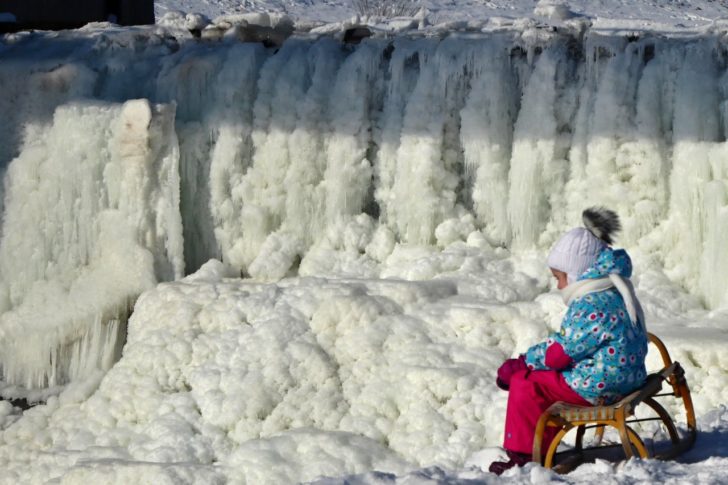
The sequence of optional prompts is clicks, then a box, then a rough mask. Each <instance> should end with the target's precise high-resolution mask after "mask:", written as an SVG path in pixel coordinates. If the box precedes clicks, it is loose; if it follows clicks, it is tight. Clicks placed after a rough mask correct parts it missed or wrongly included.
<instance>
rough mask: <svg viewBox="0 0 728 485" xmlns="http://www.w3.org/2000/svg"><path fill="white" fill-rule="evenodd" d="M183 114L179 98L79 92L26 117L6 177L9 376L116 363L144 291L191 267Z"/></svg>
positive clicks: (3, 254) (0, 262)
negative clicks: (181, 152) (183, 193)
mask: <svg viewBox="0 0 728 485" xmlns="http://www.w3.org/2000/svg"><path fill="white" fill-rule="evenodd" d="M61 69H62V68H61ZM54 75H58V73H55V74H51V76H54ZM51 76H48V77H49V78H51ZM52 79H53V78H51V80H52ZM41 82H42V81H41ZM173 123H174V111H173V109H171V107H169V106H161V105H160V106H157V107H152V106H150V104H149V103H148V102H147V101H146V100H133V101H128V102H126V103H124V104H123V105H122V104H109V103H98V102H93V101H88V102H71V103H68V104H64V105H62V106H60V107H59V108H58V109H56V111H55V113H54V115H53V118H52V120H49V121H48V122H47V123H41V122H38V123H35V124H29V125H28V126H26V130H27V131H26V136H25V142H24V144H23V146H22V148H21V150H20V151H21V153H20V156H18V157H17V158H16V159H14V160H13V161H12V162H11V163H10V165H9V167H8V171H7V173H6V176H5V187H6V192H5V215H4V221H3V235H2V239H1V240H0V275H1V276H0V278H1V279H2V285H0V301H1V307H0V312H2V316H0V332H2V338H0V365H1V366H2V372H3V376H4V379H5V380H6V381H9V382H12V383H15V384H21V385H23V386H26V387H29V388H38V387H47V386H54V385H57V384H62V383H65V382H67V381H68V380H72V379H74V378H76V377H79V376H87V375H89V373H90V372H91V371H93V370H95V369H96V368H103V369H108V368H109V367H111V365H112V364H113V363H114V361H115V360H116V359H118V355H119V354H120V350H121V345H122V344H123V338H124V334H125V331H126V329H125V327H126V319H127V318H128V316H129V313H130V310H131V307H132V306H133V303H134V300H135V299H136V297H137V296H138V295H139V294H140V293H141V292H142V291H144V290H147V289H150V288H152V287H153V286H154V285H155V284H156V282H157V281H158V280H169V279H174V278H175V277H179V276H181V275H182V272H183V267H184V266H183V265H184V262H183V260H182V239H181V221H180V216H179V209H178V199H179V195H178V185H179V182H178V177H179V175H178V168H177V163H178V158H177V146H176V137H175V133H174V130H173ZM119 339H121V340H120V341H118V340H119Z"/></svg>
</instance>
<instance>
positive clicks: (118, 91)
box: [0, 0, 728, 484]
mask: <svg viewBox="0 0 728 485" xmlns="http://www.w3.org/2000/svg"><path fill="white" fill-rule="evenodd" d="M241 5H242V4H240V3H239V2H228V3H225V2H217V3H216V2H212V1H210V2H205V3H202V2H199V1H197V2H194V3H183V2H181V1H180V2H172V1H168V2H158V3H157V13H158V17H159V18H160V20H161V25H160V26H158V27H140V28H126V29H124V28H118V27H114V26H111V25H108V24H97V25H91V26H88V27H86V28H84V29H81V30H79V31H75V32H62V33H43V32H36V33H20V34H12V35H8V36H5V37H3V38H2V41H1V42H0V111H2V113H3V116H2V117H0V166H2V167H3V174H4V184H3V189H2V190H3V205H2V209H3V225H2V231H0V277H1V278H0V279H1V281H2V285H0V336H1V337H2V339H1V340H0V349H1V350H2V351H1V352H0V362H2V369H3V376H4V378H5V380H6V382H4V383H3V385H2V389H0V391H1V392H2V393H3V395H5V396H16V395H22V394H25V395H28V396H29V397H30V398H33V397H39V396H40V397H47V398H48V401H47V403H46V404H43V405H40V406H37V407H35V408H33V409H31V410H29V411H26V412H25V413H24V414H22V415H21V413H20V410H19V409H13V408H12V406H11V405H10V404H9V403H8V402H0V428H1V429H2V433H0V469H1V470H2V473H0V483H43V482H46V481H51V482H56V483H97V482H98V483H129V482H132V481H141V482H143V483H227V482H229V483H251V484H253V483H255V484H258V483H294V482H305V481H317V482H318V483H341V482H343V481H344V480H347V482H348V483H423V482H425V483H427V482H430V483H440V482H443V481H444V482H458V481H459V482H462V483H468V481H476V482H478V483H482V482H490V481H498V480H501V479H499V478H497V477H495V476H493V475H489V474H487V473H485V472H483V471H482V470H481V468H480V467H485V468H487V465H488V462H489V460H491V459H493V458H494V457H496V456H497V455H498V453H499V451H498V449H497V448H496V447H497V446H498V445H499V444H500V442H501V433H502V421H503V414H504V409H505V400H506V395H505V393H503V392H501V391H499V390H498V389H497V388H496V386H495V383H494V373H495V370H496V368H497V367H498V365H499V364H500V362H501V361H502V360H503V359H504V358H506V357H510V356H512V355H514V354H516V353H518V352H521V351H523V350H525V349H526V348H527V347H528V346H529V345H531V344H533V343H535V342H536V341H538V340H539V339H542V338H544V337H545V336H546V334H547V333H548V332H549V331H551V330H554V329H556V328H557V327H558V325H559V321H560V317H561V314H562V313H563V310H564V307H563V303H562V302H561V299H560V297H559V295H558V294H557V293H556V291H554V290H553V288H552V287H551V285H552V283H550V280H549V273H548V270H547V268H546V267H545V255H546V251H547V250H548V248H549V247H550V245H551V244H552V243H553V242H554V240H555V239H556V238H557V237H558V236H559V234H561V232H562V231H564V230H566V229H568V228H571V227H573V226H574V225H576V224H578V222H579V214H580V212H581V210H582V209H583V208H584V207H586V206H588V205H594V204H605V205H607V206H609V207H611V208H614V209H616V210H617V211H618V212H619V214H620V216H621V217H622V219H623V222H624V226H625V230H624V234H623V235H622V236H621V238H620V240H619V243H620V244H621V245H623V246H625V247H626V248H627V249H628V250H629V251H630V253H631V254H632V256H633V258H634V260H635V263H636V275H635V283H636V286H637V289H638V292H639V295H640V297H641V299H642V301H643V304H644V306H645V310H646V313H647V317H648V327H649V328H650V330H652V331H653V332H655V333H656V334H658V335H659V336H661V337H662V338H663V339H664V340H665V342H666V343H667V345H668V347H669V349H670V350H671V352H672V354H673V357H674V358H675V359H677V360H679V361H680V362H681V364H682V365H683V366H684V367H685V369H686V372H687V377H688V382H689V383H690V386H691V389H692V391H693V396H694V400H695V405H696V411H697V414H698V424H699V428H700V431H701V433H700V435H699V438H698V442H697V444H696V447H695V448H694V449H693V450H692V451H691V452H689V453H687V454H685V455H683V456H682V457H681V458H680V460H679V461H676V462H668V463H662V462H654V461H646V462H642V461H638V460H637V461H631V462H628V463H622V464H618V465H613V464H609V463H606V462H599V463H597V464H594V465H585V466H582V467H580V468H579V469H577V470H576V471H574V472H573V473H572V474H570V475H568V476H566V477H558V476H556V475H554V474H552V473H551V472H548V471H545V470H543V469H542V468H540V467H537V466H533V465H530V466H528V467H526V468H524V469H521V470H513V471H510V472H508V474H507V475H506V479H509V480H512V481H517V482H523V483H541V482H548V481H554V482H566V483H577V482H578V483H583V482H587V483H601V482H605V481H607V482H624V483H633V482H642V481H660V482H666V483H684V482H697V483H721V482H722V481H723V480H724V478H723V477H724V476H725V475H726V473H728V446H726V444H725V443H728V441H727V438H728V409H727V408H726V403H728V386H727V384H728V356H727V354H726V353H725V352H724V348H725V344H726V343H728V251H726V250H725V241H726V240H728V195H727V194H728V164H727V163H726V160H728V156H727V154H728V152H727V150H728V145H727V144H726V138H727V136H726V135H727V130H728V129H727V128H726V126H728V121H726V120H727V119H728V110H726V106H728V77H727V76H726V74H725V73H726V68H727V67H726V60H725V59H726V57H725V52H726V50H728V43H727V42H726V30H727V29H726V25H727V24H724V23H723V22H722V21H721V17H722V16H723V14H724V13H725V12H724V10H725V9H726V8H725V7H724V6H723V5H722V3H721V2H717V1H715V2H713V1H707V0H706V1H703V2H672V1H660V2H626V1H623V2H618V1H614V0H610V1H607V0H604V1H601V2H587V1H582V2H576V1H574V2H570V3H568V4H564V3H554V2H544V1H542V2H538V3H535V2H530V1H517V2H500V1H493V2H473V3H466V2H440V3H435V2H431V3H428V5H427V9H426V10H423V11H422V12H421V13H420V14H419V15H418V16H417V17H416V18H413V19H396V20H394V21H385V20H382V19H362V18H360V19H358V20H357V19H352V17H353V16H354V11H353V10H352V9H351V7H350V6H349V5H348V4H346V5H344V4H337V3H335V2H327V3H324V2H320V3H319V2H309V3H307V4H304V3H294V2H290V3H273V2H267V3H263V2H258V3H254V2H251V3H249V4H247V5H243V7H244V9H245V12H247V13H246V14H242V15H231V14H236V12H239V11H240V10H239V8H240V6H241ZM175 9H182V10H184V11H186V12H189V13H192V12H198V13H201V14H204V15H205V16H207V17H208V18H210V19H212V18H214V17H216V16H218V15H227V16H226V17H224V18H220V19H217V20H214V21H212V22H211V21H209V20H206V19H205V17H204V16H203V15H193V14H190V15H185V14H178V13H169V12H170V11H171V10H175ZM251 11H258V12H259V13H257V14H254V13H250V12H251ZM260 12H272V13H260ZM284 14H285V15H284ZM324 21H326V22H329V23H324ZM360 23H366V24H368V25H369V26H370V27H371V28H372V30H373V32H374V36H373V38H372V39H368V40H365V41H364V42H362V43H361V44H359V45H356V46H355V45H342V43H341V39H342V34H343V31H344V30H345V29H346V28H348V27H350V26H352V25H358V24H360ZM251 24H257V25H258V26H259V27H263V28H264V30H262V32H264V33H266V32H267V33H270V32H275V33H280V32H285V33H286V35H287V34H290V33H291V32H293V36H292V38H291V39H289V40H288V41H287V42H286V43H285V44H283V46H282V47H280V48H278V47H271V48H264V47H263V46H262V45H260V44H258V43H241V42H239V39H240V38H241V36H242V34H241V32H243V31H244V29H245V28H247V27H249V26H250V25H251ZM206 26H207V28H206V29H205V30H203V35H202V39H201V40H198V39H196V38H194V37H193V35H192V34H191V33H190V32H189V31H188V30H187V29H188V28H194V29H204V28H205V27H206ZM265 29H271V30H265ZM259 32H261V31H259ZM220 261H225V263H221V262H220ZM184 272H187V273H192V274H190V275H189V276H187V277H186V278H184V279H180V278H181V276H182V275H183V274H184ZM241 276H243V278H241ZM139 295H141V296H139ZM137 297H139V298H138V300H137V299H136V298H137ZM134 301H135V304H134V307H133V314H131V317H130V318H129V314H130V311H129V310H130V308H129V305H130V304H131V303H132V302H134ZM127 318H129V320H128V322H127ZM127 326H128V337H127V341H126V345H125V347H124V349H123V355H122V356H121V359H120V360H119V361H118V362H117V363H116V364H115V365H113V367H112V364H114V358H115V356H116V354H117V353H118V350H119V349H118V345H119V343H120V342H119V341H118V340H117V339H118V336H119V335H123V332H124V329H125V328H126V327H127ZM651 362H652V364H653V365H655V361H654V357H653V358H652V360H651ZM109 368H110V370H108V369H109ZM107 370H108V372H106V371H107ZM69 382H70V383H69ZM47 386H51V387H50V388H48V387H47ZM23 387H26V388H27V387H31V388H34V389H32V390H31V391H30V394H28V392H29V391H28V389H23ZM674 410H676V409H674ZM647 433H648V435H649V434H650V432H649V430H648V431H647ZM325 477H328V478H325Z"/></svg>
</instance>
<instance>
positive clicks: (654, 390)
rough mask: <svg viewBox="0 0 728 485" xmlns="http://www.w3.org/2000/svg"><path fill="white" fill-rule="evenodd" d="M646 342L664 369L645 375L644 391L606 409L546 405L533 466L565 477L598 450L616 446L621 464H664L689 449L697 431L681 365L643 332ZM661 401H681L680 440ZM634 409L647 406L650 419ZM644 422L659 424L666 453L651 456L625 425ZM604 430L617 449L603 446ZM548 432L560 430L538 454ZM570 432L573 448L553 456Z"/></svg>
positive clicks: (642, 388) (538, 425)
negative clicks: (589, 438)
mask: <svg viewBox="0 0 728 485" xmlns="http://www.w3.org/2000/svg"><path fill="white" fill-rule="evenodd" d="M648 337H649V341H650V343H651V344H653V345H654V346H655V347H656V348H657V350H658V351H659V352H660V356H661V358H662V362H663V368H662V369H661V370H660V371H658V372H655V373H653V374H650V375H649V376H648V377H647V381H646V382H645V384H644V386H642V387H641V388H639V389H637V390H636V391H634V392H633V393H631V394H630V395H628V396H626V397H625V398H624V399H622V400H621V401H619V402H617V403H615V404H612V405H610V406H576V405H573V404H567V403H563V402H557V403H555V404H553V405H551V406H550V407H549V408H548V409H547V410H546V411H544V412H543V414H542V415H541V417H540V419H539V421H538V423H537V425H536V431H535V434H534V440H533V461H535V462H537V463H541V464H542V465H543V466H544V467H546V468H553V469H554V470H555V471H558V472H560V473H566V472H569V471H571V470H572V469H574V468H575V467H576V466H578V465H579V464H581V463H583V462H584V461H586V460H585V458H586V457H587V456H588V455H590V454H596V453H597V452H598V451H599V450H603V449H607V448H614V447H621V448H622V453H623V455H624V457H625V458H626V459H629V458H631V457H633V456H639V457H640V458H656V459H660V460H668V459H672V458H674V457H676V456H678V455H679V454H681V453H683V452H685V451H687V450H688V449H690V448H691V447H692V446H693V444H694V443H695V439H696V437H697V428H696V424H695V410H694V408H693V401H692V399H691V397H690V389H689V388H688V384H687V381H686V379H685V371H684V370H683V368H682V367H681V366H680V363H678V362H673V361H672V359H671V358H670V354H669V352H668V351H667V347H665V344H664V343H663V342H662V341H661V340H660V339H659V338H657V337H656V336H655V335H654V334H651V333H648ZM665 382H666V383H667V384H668V385H669V388H668V389H669V392H661V391H662V388H663V383H665ZM663 399H679V400H682V404H683V406H684V408H685V421H686V423H685V426H686V431H685V432H684V433H683V436H681V434H680V433H679V432H678V429H677V426H676V424H675V421H674V420H673V418H672V416H671V415H670V413H669V412H668V411H667V410H666V409H665V407H664V406H663V405H662V404H660V401H662V400H663ZM663 402H664V401H663ZM638 406H647V407H648V408H650V409H651V410H652V414H653V415H654V416H653V417H649V418H636V417H635V415H634V414H635V410H636V409H637V407H638ZM644 421H661V422H662V424H663V425H664V427H665V429H666V430H667V433H668V435H669V437H670V447H669V449H667V450H665V451H662V452H660V453H655V452H653V453H650V451H649V450H648V449H647V446H645V443H644V441H643V440H642V438H640V436H639V435H638V434H637V432H636V431H635V430H634V429H633V428H632V427H631V426H630V425H631V424H634V423H639V422H644ZM608 426H610V427H612V428H614V429H615V430H617V432H618V433H619V439H620V442H621V443H620V444H617V445H603V444H602V440H603V438H604V431H605V429H606V427H608ZM547 427H556V428H560V429H559V431H558V432H557V434H556V436H555V437H554V440H553V441H552V442H551V445H550V446H549V448H548V450H546V452H545V453H542V444H543V435H544V431H545V430H546V428H547ZM574 428H576V440H575V446H574V449H573V450H569V451H567V452H562V453H558V454H557V453H556V450H557V448H558V446H559V444H560V443H561V441H562V440H563V438H564V436H566V434H567V433H568V432H569V431H571V430H572V429H574ZM592 428H593V429H594V430H595V431H594V442H593V444H592V445H590V446H589V447H588V448H584V435H585V433H586V430H587V429H592ZM542 457H543V458H542ZM557 457H558V460H557ZM557 461H558V463H557Z"/></svg>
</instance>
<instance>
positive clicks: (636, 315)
mask: <svg viewBox="0 0 728 485" xmlns="http://www.w3.org/2000/svg"><path fill="white" fill-rule="evenodd" d="M582 216H583V220H584V225H585V226H586V228H583V227H580V228H576V229H572V230H571V231H569V232H567V233H566V234H565V235H563V236H562V237H561V239H559V241H558V242H557V243H556V244H555V245H554V247H553V248H552V250H551V253H550V254H549V256H548V265H549V267H550V268H551V272H552V273H553V275H554V277H555V278H556V280H557V282H558V285H557V286H558V288H559V290H561V293H562V296H563V298H564V302H565V303H566V304H567V305H568V310H567V312H566V316H565V317H564V320H563V321H562V323H561V329H560V331H559V332H558V333H554V334H552V335H550V336H549V338H548V340H546V341H545V342H541V343H539V344H537V345H534V346H533V347H531V348H530V349H528V351H527V352H526V353H525V354H523V355H521V356H519V357H518V358H515V359H508V360H506V361H505V362H504V363H503V365H502V366H501V367H500V368H499V369H498V377H497V380H496V382H497V384H498V386H499V387H501V388H502V389H505V390H508V392H509V394H508V407H507V411H506V423H505V436H504V438H503V447H504V448H505V450H506V453H507V455H508V458H509V461H496V462H493V463H492V464H491V465H490V468H489V469H490V471H491V472H493V473H496V474H498V475H500V474H501V473H503V472H504V471H505V470H507V469H509V468H511V467H513V466H523V465H525V464H526V463H528V462H529V461H531V453H532V448H533V435H534V431H535V429H536V423H537V422H538V419H539V417H540V416H541V413H543V411H544V410H546V409H547V408H548V407H549V406H550V405H551V404H553V403H555V402H557V401H563V402H567V403H570V404H578V405H583V406H589V405H605V404H612V403H614V402H616V401H618V400H620V399H621V398H622V397H623V396H625V395H627V394H629V393H630V392H631V391H633V390H634V389H636V388H638V387H640V386H642V385H643V384H644V382H645V378H646V375H647V374H646V371H645V356H646V355H647V331H646V330H645V323H644V315H643V313H642V309H641V307H640V304H639V301H638V300H637V297H636V296H635V294H634V289H633V287H632V284H631V283H630V280H629V277H630V276H631V275H632V262H631V260H630V258H629V256H628V255H627V253H626V252H625V251H624V250H622V249H617V250H615V249H612V248H611V247H610V245H611V244H612V238H613V236H614V234H615V233H616V232H618V231H619V230H620V228H621V225H620V222H619V218H618V217H617V215H616V214H615V213H614V212H613V211H610V210H606V209H603V208H592V209H587V210H585V211H584V213H583V215H582ZM556 432H557V430H556V428H546V430H545V431H544V437H543V449H544V450H547V449H548V447H549V445H550V443H551V441H552V440H553V438H554V436H555V434H556Z"/></svg>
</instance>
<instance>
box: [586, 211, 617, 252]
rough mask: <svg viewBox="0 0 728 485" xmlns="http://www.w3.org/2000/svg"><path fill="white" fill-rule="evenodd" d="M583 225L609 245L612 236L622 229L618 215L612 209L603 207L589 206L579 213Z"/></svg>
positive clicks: (611, 241)
mask: <svg viewBox="0 0 728 485" xmlns="http://www.w3.org/2000/svg"><path fill="white" fill-rule="evenodd" d="M581 219H582V220H583V221H584V226H585V227H586V228H587V229H589V232H591V233H592V234H594V235H595V236H596V237H598V238H599V239H601V240H602V241H604V242H605V243H607V244H609V245H611V244H612V243H614V238H613V236H614V235H615V234H616V233H618V232H619V231H621V230H622V223H621V222H619V216H618V215H617V213H616V212H614V211H613V210H610V209H607V208H604V207H590V208H588V209H586V210H585V211H584V212H582V214H581Z"/></svg>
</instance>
